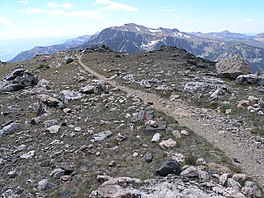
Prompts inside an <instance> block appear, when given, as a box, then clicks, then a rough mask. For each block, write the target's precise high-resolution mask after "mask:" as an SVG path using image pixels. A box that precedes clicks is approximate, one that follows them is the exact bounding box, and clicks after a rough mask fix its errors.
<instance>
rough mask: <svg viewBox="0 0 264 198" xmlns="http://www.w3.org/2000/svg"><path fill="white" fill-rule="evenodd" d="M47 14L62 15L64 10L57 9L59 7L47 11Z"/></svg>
mask: <svg viewBox="0 0 264 198" xmlns="http://www.w3.org/2000/svg"><path fill="white" fill-rule="evenodd" d="M47 15H49V16H62V15H64V11H63V10H59V9H56V10H50V11H48V12H47Z"/></svg>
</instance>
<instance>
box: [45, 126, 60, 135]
mask: <svg viewBox="0 0 264 198" xmlns="http://www.w3.org/2000/svg"><path fill="white" fill-rule="evenodd" d="M59 130H60V125H54V126H51V127H49V128H47V131H48V132H50V133H51V134H55V133H58V132H59Z"/></svg>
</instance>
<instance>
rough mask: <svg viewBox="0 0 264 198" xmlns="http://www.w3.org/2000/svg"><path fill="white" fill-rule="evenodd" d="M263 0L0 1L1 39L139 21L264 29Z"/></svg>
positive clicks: (190, 26)
mask: <svg viewBox="0 0 264 198" xmlns="http://www.w3.org/2000/svg"><path fill="white" fill-rule="evenodd" d="M263 8H264V1H263V0H65V1H64V0H57V1H53V0H0V40H2V39H14V38H32V37H49V36H52V37H54V36H71V35H76V36H78V35H86V34H93V33H95V32H97V31H101V30H102V29H104V28H107V27H109V26H116V25H123V24H125V23H131V22H134V23H137V24H140V25H144V26H147V27H153V28H158V27H165V28H178V29H179V30H180V31H186V32H192V31H194V32H198V31H201V32H216V31H223V30H229V31H231V32H240V33H260V32H264V23H263V19H264V11H263Z"/></svg>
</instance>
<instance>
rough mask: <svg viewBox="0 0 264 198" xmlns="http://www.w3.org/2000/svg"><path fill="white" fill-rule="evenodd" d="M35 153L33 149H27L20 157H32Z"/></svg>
mask: <svg viewBox="0 0 264 198" xmlns="http://www.w3.org/2000/svg"><path fill="white" fill-rule="evenodd" d="M34 155H35V151H34V150H33V151H29V152H27V153H25V154H23V155H21V156H20V158H22V159H29V158H32V157H33V156H34Z"/></svg>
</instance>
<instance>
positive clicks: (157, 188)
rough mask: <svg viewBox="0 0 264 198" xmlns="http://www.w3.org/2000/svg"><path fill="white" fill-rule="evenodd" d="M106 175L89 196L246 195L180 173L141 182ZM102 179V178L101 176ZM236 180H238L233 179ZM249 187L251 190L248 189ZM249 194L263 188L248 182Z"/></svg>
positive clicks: (197, 197) (216, 197)
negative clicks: (190, 178)
mask: <svg viewBox="0 0 264 198" xmlns="http://www.w3.org/2000/svg"><path fill="white" fill-rule="evenodd" d="M102 177H103V178H106V180H107V181H105V182H104V183H103V184H102V185H101V186H100V187H99V188H98V189H97V190H95V191H93V192H92V193H91V195H90V198H97V197H102V198H103V197H104V198H106V197H108V198H116V197H142V198H143V197H144V198H159V197H163V198H171V197H192V198H200V197H203V198H209V197H210V198H224V197H240V198H246V196H245V195H244V194H242V193H241V192H240V191H239V190H238V189H235V188H232V187H229V188H226V187H224V186H221V185H219V184H216V183H214V182H211V183H210V182H209V183H204V184H203V185H199V184H198V183H196V182H194V181H193V182H189V181H188V180H189V179H187V180H186V178H185V179H182V178H180V177H177V176H172V175H170V176H168V177H166V178H163V179H153V180H145V181H142V180H140V179H135V178H130V177H118V178H109V177H106V176H102ZM98 178H99V179H100V178H101V177H100V176H98ZM234 183H235V181H234ZM253 183H254V182H253ZM248 186H250V189H248ZM243 190H244V191H245V192H246V193H248V194H247V195H249V196H248V197H252V196H254V197H260V196H261V194H260V191H258V189H255V185H254V184H252V183H248V184H247V187H245V188H244V189H243Z"/></svg>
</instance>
